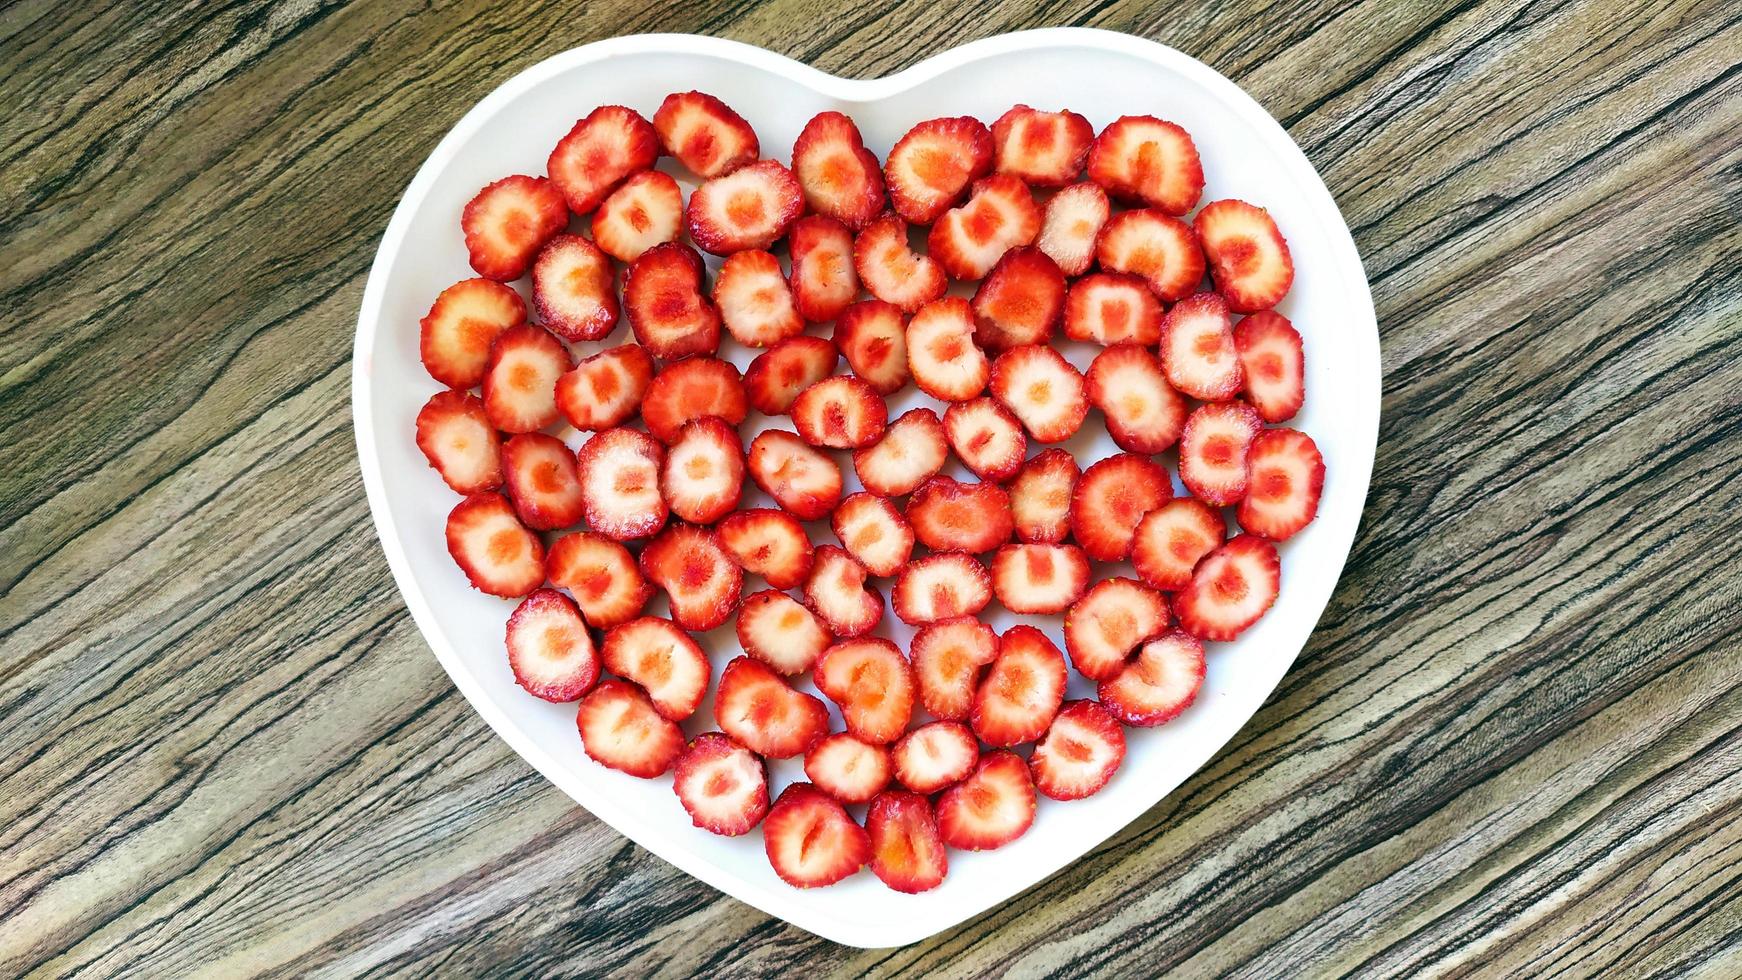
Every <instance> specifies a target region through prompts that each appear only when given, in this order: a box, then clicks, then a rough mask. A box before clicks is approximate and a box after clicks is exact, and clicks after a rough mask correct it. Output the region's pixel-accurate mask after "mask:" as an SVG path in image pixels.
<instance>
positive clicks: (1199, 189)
mask: <svg viewBox="0 0 1742 980" xmlns="http://www.w3.org/2000/svg"><path fill="white" fill-rule="evenodd" d="M1088 166H1089V179H1090V180H1092V181H1094V182H1095V183H1097V184H1100V185H1101V187H1102V188H1103V189H1105V190H1106V191H1107V193H1108V194H1111V195H1113V196H1114V197H1116V198H1118V199H1119V200H1121V201H1125V202H1127V203H1130V204H1137V205H1142V206H1145V207H1151V208H1160V209H1161V210H1163V211H1165V212H1167V213H1168V214H1172V215H1182V214H1185V213H1186V212H1187V211H1190V210H1191V209H1192V207H1193V206H1195V205H1196V204H1197V203H1198V198H1199V196H1201V195H1202V194H1203V193H1204V165H1203V163H1202V162H1201V161H1200V160H1199V159H1198V148H1197V145H1196V144H1194V143H1193V142H1192V138H1191V135H1190V134H1188V133H1187V132H1186V131H1185V130H1183V129H1181V128H1180V127H1179V126H1176V125H1174V124H1173V123H1170V122H1166V121H1164V120H1161V119H1157V118H1155V117H1154V116H1121V117H1120V118H1118V119H1115V120H1113V122H1112V123H1111V124H1109V125H1108V126H1107V128H1106V129H1103V130H1101V135H1099V136H1097V137H1095V142H1094V144H1093V145H1092V146H1090V147H1089V160H1088Z"/></svg>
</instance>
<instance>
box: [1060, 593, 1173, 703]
mask: <svg viewBox="0 0 1742 980" xmlns="http://www.w3.org/2000/svg"><path fill="white" fill-rule="evenodd" d="M1167 623H1168V618H1167V599H1166V598H1164V597H1163V596H1162V595H1161V594H1160V593H1158V592H1156V591H1155V590H1153V589H1150V588H1149V587H1147V586H1145V585H1143V584H1142V583H1140V582H1135V581H1132V580H1131V579H1128V578H1110V579H1103V580H1101V581H1099V582H1096V583H1095V586H1094V588H1092V589H1090V590H1089V591H1088V592H1087V593H1085V594H1084V595H1083V597H1082V598H1081V599H1078V600H1077V602H1076V604H1075V605H1073V606H1071V608H1070V611H1069V612H1067V613H1066V614H1065V650H1066V651H1067V652H1069V653H1070V655H1071V666H1073V667H1075V668H1077V673H1079V674H1082V675H1083V676H1084V677H1087V678H1088V679H1090V680H1092V681H1104V680H1107V679H1108V678H1110V677H1112V676H1114V675H1115V674H1117V673H1118V672H1119V670H1120V668H1121V667H1123V666H1124V665H1125V658H1127V657H1129V656H1130V655H1131V651H1132V650H1135V649H1137V645H1138V644H1139V643H1142V642H1144V641H1145V640H1148V639H1151V638H1152V637H1155V636H1158V635H1160V633H1161V631H1162V630H1165V629H1167Z"/></svg>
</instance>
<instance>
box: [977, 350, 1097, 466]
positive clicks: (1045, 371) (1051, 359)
mask: <svg viewBox="0 0 1742 980" xmlns="http://www.w3.org/2000/svg"><path fill="white" fill-rule="evenodd" d="M991 388H992V397H994V398H996V399H998V400H999V401H1000V402H1002V403H1003V404H1004V407H1005V408H1008V409H1010V411H1011V413H1012V414H1014V415H1015V416H1016V417H1017V418H1018V419H1020V420H1021V421H1022V426H1023V428H1025V429H1027V430H1028V434H1029V435H1031V436H1033V437H1034V438H1035V441H1036V442H1041V443H1048V442H1064V441H1065V440H1066V439H1069V438H1070V437H1071V436H1074V435H1076V434H1077V430H1078V429H1080V428H1082V426H1083V419H1084V418H1085V417H1087V416H1088V414H1089V399H1088V396H1087V395H1086V394H1085V392H1084V390H1083V375H1082V372H1080V371H1078V370H1077V369H1076V366H1075V365H1073V364H1072V363H1071V362H1070V361H1067V360H1065V359H1064V357H1063V356H1062V355H1061V354H1059V352H1058V351H1056V350H1053V349H1052V348H1051V347H1048V346H1046V345H1045V344H1029V345H1026V346H1023V347H1013V348H1011V349H1010V350H1007V351H1005V352H1004V353H1002V354H999V355H998V360H997V361H996V362H994V363H993V365H992V383H991Z"/></svg>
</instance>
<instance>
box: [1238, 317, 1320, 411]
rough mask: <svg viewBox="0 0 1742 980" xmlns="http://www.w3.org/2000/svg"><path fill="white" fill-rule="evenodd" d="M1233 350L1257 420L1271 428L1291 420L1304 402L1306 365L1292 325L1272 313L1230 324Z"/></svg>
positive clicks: (1297, 334)
mask: <svg viewBox="0 0 1742 980" xmlns="http://www.w3.org/2000/svg"><path fill="white" fill-rule="evenodd" d="M1234 349H1235V350H1236V351H1238V352H1239V355H1240V367H1241V369H1242V372H1243V373H1244V374H1245V376H1246V400H1247V401H1249V402H1251V403H1252V407H1253V408H1255V409H1257V410H1258V417H1259V418H1261V419H1263V420H1264V421H1266V422H1270V423H1272V424H1275V423H1277V422H1287V421H1288V420H1289V419H1292V418H1294V416H1295V413H1296V412H1299V411H1300V407H1301V405H1302V404H1304V403H1305V402H1306V361H1305V358H1304V357H1303V355H1302V352H1301V342H1300V332H1299V331H1297V330H1295V329H1294V324H1292V323H1290V322H1288V318H1287V317H1285V316H1283V315H1282V314H1280V313H1278V312H1276V311H1275V310H1261V311H1259V312H1257V313H1254V314H1252V315H1251V316H1248V317H1244V318H1242V319H1241V320H1240V322H1239V323H1236V324H1234Z"/></svg>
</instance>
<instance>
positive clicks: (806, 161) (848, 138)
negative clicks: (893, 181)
mask: <svg viewBox="0 0 1742 980" xmlns="http://www.w3.org/2000/svg"><path fill="white" fill-rule="evenodd" d="M792 170H793V173H795V174H797V175H798V182H799V185H800V186H801V187H803V188H804V199H805V203H807V204H809V205H810V208H811V210H812V211H815V212H816V213H818V214H820V215H827V216H828V217H830V218H833V219H835V220H836V221H839V222H841V223H842V224H844V225H846V226H847V227H849V228H854V229H858V228H863V227H865V224H866V223H867V222H869V221H870V220H871V219H872V218H875V217H877V215H878V213H879V212H881V211H882V210H883V169H882V168H881V167H880V166H879V165H878V163H877V156H876V155H875V154H873V153H872V152H871V151H870V150H867V149H866V148H865V141H864V139H863V138H861V137H860V136H859V127H858V126H857V125H855V124H854V122H853V120H852V118H851V117H850V116H847V115H845V114H843V113H839V112H833V111H829V112H819V113H817V114H816V115H815V116H812V117H811V121H810V122H808V123H805V124H804V129H803V130H801V131H800V132H799V134H798V140H797V142H795V143H793V144H792ZM824 319H829V318H828V317H825V318H824Z"/></svg>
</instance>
